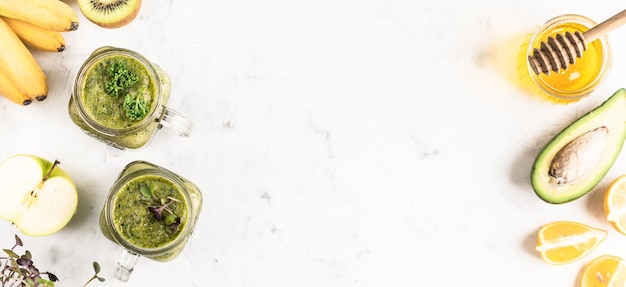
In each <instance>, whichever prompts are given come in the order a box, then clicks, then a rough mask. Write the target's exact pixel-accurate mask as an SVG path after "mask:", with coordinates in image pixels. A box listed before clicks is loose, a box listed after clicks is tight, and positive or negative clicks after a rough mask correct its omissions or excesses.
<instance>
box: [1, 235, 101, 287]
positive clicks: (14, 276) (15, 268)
mask: <svg viewBox="0 0 626 287" xmlns="http://www.w3.org/2000/svg"><path fill="white" fill-rule="evenodd" d="M18 246H20V247H23V246H24V244H23V243H22V239H20V238H19V237H18V236H17V235H15V244H14V245H13V247H11V249H3V251H4V253H5V254H6V255H7V256H4V257H3V256H0V284H1V285H0V286H2V287H5V286H11V287H13V286H20V287H26V286H29V287H54V282H58V281H59V278H58V277H57V276H56V275H54V274H53V273H51V272H48V271H45V272H42V271H39V269H38V268H37V267H35V263H34V262H33V255H32V254H31V253H30V251H28V250H26V251H24V254H22V255H19V254H18V253H17V251H15V248H16V247H18ZM93 266H94V270H95V272H96V274H95V275H94V276H93V277H92V278H91V279H89V281H87V283H85V285H83V287H85V286H87V285H88V284H89V283H90V282H91V281H93V280H94V279H98V280H99V281H100V282H104V280H105V279H104V278H102V277H99V276H98V273H99V272H100V265H99V264H98V262H94V263H93ZM42 275H46V277H47V279H46V278H43V277H42Z"/></svg>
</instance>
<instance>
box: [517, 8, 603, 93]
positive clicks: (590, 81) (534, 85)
mask: <svg viewBox="0 0 626 287" xmlns="http://www.w3.org/2000/svg"><path fill="white" fill-rule="evenodd" d="M595 25H596V23H595V22H594V21H592V20H591V19H589V18H586V17H584V16H581V15H573V14H569V15H562V16H558V17H555V18H552V19H550V20H549V21H548V22H546V23H545V24H544V25H543V26H541V27H539V29H537V31H536V32H535V33H534V34H532V35H530V36H529V37H528V40H527V41H526V42H524V46H523V47H522V52H520V54H519V56H518V67H517V70H518V75H519V77H520V80H521V81H522V84H523V85H524V86H525V88H527V90H528V91H529V92H530V93H532V94H534V95H536V96H539V97H542V98H545V99H549V100H552V101H554V102H558V103H570V102H575V101H578V100H580V99H581V98H584V97H586V96H588V95H589V94H590V93H591V92H592V91H593V90H595V89H596V88H597V87H598V86H599V85H600V83H602V81H603V80H604V79H605V77H606V75H607V73H608V71H609V69H610V66H611V51H610V46H609V43H608V39H607V37H606V36H603V37H600V38H599V39H597V40H596V41H593V42H591V43H589V44H588V45H587V50H586V51H584V52H583V54H582V57H581V58H577V59H576V63H574V64H573V65H568V67H567V69H561V70H559V71H558V72H554V71H550V73H549V74H548V75H546V74H543V73H541V74H539V75H536V74H535V73H534V72H533V71H532V69H531V68H530V65H529V64H528V56H529V55H532V53H533V50H534V49H535V48H538V47H539V45H540V44H541V42H543V41H547V39H548V37H554V36H556V35H557V34H564V33H565V32H575V31H580V32H585V31H587V30H589V29H590V28H591V27H594V26H595Z"/></svg>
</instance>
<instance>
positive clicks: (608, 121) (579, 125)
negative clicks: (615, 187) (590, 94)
mask: <svg viewBox="0 0 626 287" xmlns="http://www.w3.org/2000/svg"><path fill="white" fill-rule="evenodd" d="M625 120H626V89H624V88H621V89H619V90H617V91H616V92H615V93H614V94H613V95H611V96H610V97H609V98H608V99H607V100H606V101H604V102H603V103H602V104H601V105H599V106H598V107H596V108H594V109H593V110H591V111H590V112H588V113H586V114H585V115H583V116H581V117H579V118H578V119H577V120H575V121H574V122H572V123H571V124H570V125H569V126H567V127H566V128H565V129H563V130H562V131H561V132H559V133H558V134H557V135H556V136H555V137H554V138H552V139H551V140H550V141H549V142H548V144H547V145H546V146H545V147H544V148H543V149H542V151H541V152H540V153H539V154H538V155H537V157H536V158H535V162H534V164H533V166H532V169H531V185H532V188H533V190H534V191H535V194H536V195H537V196H539V198H541V199H542V200H544V201H545V202H548V203H551V204H562V203H567V202H571V201H573V200H575V199H578V198H580V197H582V196H583V195H585V194H587V193H588V192H590V191H591V190H592V189H593V188H594V187H595V186H596V185H597V184H598V183H599V182H600V181H601V180H602V179H603V178H604V176H605V175H606V174H607V172H608V171H609V170H610V168H611V167H612V166H613V164H614V163H615V160H616V159H617V157H618V156H619V154H620V152H621V150H622V146H623V144H624V140H625V139H626V125H625ZM600 126H608V127H609V140H608V141H607V144H606V147H605V148H604V150H603V153H602V156H601V157H600V159H599V161H598V164H597V165H596V167H595V168H594V169H593V171H591V172H590V173H589V174H587V175H586V176H585V177H584V178H583V179H581V180H578V181H577V182H574V183H571V184H567V185H562V186H557V185H556V184H555V183H553V182H551V181H550V177H549V176H548V170H549V168H550V164H551V163H552V159H553V158H554V155H555V154H556V153H557V152H558V151H559V150H560V149H562V148H563V147H564V146H565V145H566V144H567V143H569V142H571V141H572V140H574V139H575V138H576V137H578V136H579V135H581V134H583V133H585V132H587V131H590V130H593V129H594V128H597V127H600Z"/></svg>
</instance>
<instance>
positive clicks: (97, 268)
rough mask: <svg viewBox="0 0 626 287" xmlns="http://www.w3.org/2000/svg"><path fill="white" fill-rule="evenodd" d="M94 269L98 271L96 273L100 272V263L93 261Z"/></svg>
mask: <svg viewBox="0 0 626 287" xmlns="http://www.w3.org/2000/svg"><path fill="white" fill-rule="evenodd" d="M93 271H94V272H96V274H98V273H100V264H98V262H95V261H94V262H93Z"/></svg>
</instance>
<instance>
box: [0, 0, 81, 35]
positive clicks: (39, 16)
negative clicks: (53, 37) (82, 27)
mask: <svg viewBox="0 0 626 287" xmlns="http://www.w3.org/2000/svg"><path fill="white" fill-rule="evenodd" d="M0 15H2V16H5V17H9V18H13V19H19V20H22V21H24V22H28V23H31V24H34V25H37V26H41V27H44V28H46V29H50V30H54V31H59V32H66V31H74V30H76V29H78V15H77V14H76V12H74V9H72V7H70V6H69V5H68V4H66V3H65V2H63V1H61V0H0Z"/></svg>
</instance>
